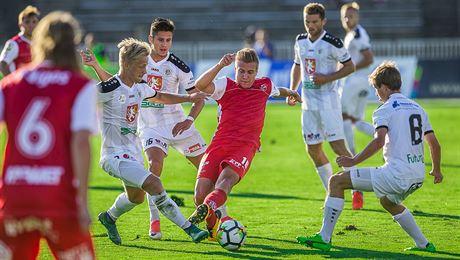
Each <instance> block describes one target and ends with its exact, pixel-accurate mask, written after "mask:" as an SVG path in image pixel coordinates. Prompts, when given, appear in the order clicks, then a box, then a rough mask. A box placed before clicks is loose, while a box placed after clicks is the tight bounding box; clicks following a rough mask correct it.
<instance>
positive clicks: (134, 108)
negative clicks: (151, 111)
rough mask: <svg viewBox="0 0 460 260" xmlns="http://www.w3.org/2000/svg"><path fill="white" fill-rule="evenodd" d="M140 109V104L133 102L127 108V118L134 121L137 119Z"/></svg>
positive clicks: (130, 121)
mask: <svg viewBox="0 0 460 260" xmlns="http://www.w3.org/2000/svg"><path fill="white" fill-rule="evenodd" d="M138 111H139V105H138V104H133V105H130V106H128V107H127V108H126V120H127V121H128V122H129V123H132V122H134V121H135V120H136V117H137V112H138Z"/></svg>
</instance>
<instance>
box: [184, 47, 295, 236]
mask: <svg viewBox="0 0 460 260" xmlns="http://www.w3.org/2000/svg"><path fill="white" fill-rule="evenodd" d="M233 61H235V73H236V74H235V77H236V81H235V80H232V79H230V78H227V77H224V78H219V79H217V80H214V78H215V77H216V76H217V74H218V73H219V72H220V70H222V69H223V68H224V67H226V66H228V65H230V64H232V62H233ZM258 67H259V59H258V57H257V54H256V52H255V50H253V49H248V48H245V49H242V50H239V51H238V52H237V53H236V54H234V53H233V54H226V55H224V56H223V57H222V59H221V60H220V61H219V63H217V64H216V65H214V66H213V67H212V68H210V69H209V70H207V71H206V72H205V73H204V74H203V75H201V76H200V77H199V78H198V79H197V81H196V83H195V86H196V88H197V89H199V90H201V91H203V92H205V93H208V94H211V98H213V99H215V100H216V101H217V103H218V104H219V123H218V125H217V130H216V133H215V134H214V137H213V138H212V141H211V144H210V145H209V147H208V148H207V150H206V152H205V154H204V156H203V159H202V160H201V165H200V169H199V170H198V179H197V181H196V186H195V204H196V205H197V209H196V210H195V212H194V213H193V214H192V215H191V216H190V217H189V220H190V222H192V223H195V224H196V223H200V222H202V221H203V220H205V219H206V221H207V228H208V230H210V234H209V235H210V236H211V237H215V232H216V228H217V226H218V223H219V220H218V217H219V216H217V217H216V214H215V210H216V209H217V208H219V207H220V206H222V205H223V204H224V203H225V201H226V200H227V195H228V194H229V193H230V191H231V189H232V188H233V186H234V185H236V184H237V183H238V182H239V181H240V180H241V179H242V178H243V177H244V175H245V174H246V173H247V171H248V170H249V167H250V165H251V162H252V159H253V157H254V155H255V153H256V151H257V149H258V148H259V147H260V133H261V132H262V128H263V125H264V118H265V108H266V105H267V100H268V98H269V97H270V96H276V97H292V98H293V100H295V101H296V102H301V98H300V96H299V95H298V94H297V92H295V91H292V90H289V89H287V88H277V87H276V86H274V85H273V82H272V81H271V80H270V79H269V78H260V79H256V75H257V70H258Z"/></svg>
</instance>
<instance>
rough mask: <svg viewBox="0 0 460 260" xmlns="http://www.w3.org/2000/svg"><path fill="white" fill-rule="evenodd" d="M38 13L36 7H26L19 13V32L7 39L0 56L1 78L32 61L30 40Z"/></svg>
mask: <svg viewBox="0 0 460 260" xmlns="http://www.w3.org/2000/svg"><path fill="white" fill-rule="evenodd" d="M39 15H40V12H39V11H38V9H37V8H36V7H33V6H31V5H28V6H27V7H26V8H25V9H24V10H22V11H21V12H20V13H19V17H18V25H19V29H20V30H21V31H20V32H19V33H18V34H17V35H15V36H14V37H12V38H11V39H9V40H8V41H7V42H6V44H5V47H4V48H3V51H2V53H1V54H0V71H1V72H2V74H3V76H6V75H8V74H10V73H11V72H13V71H15V70H17V69H19V68H21V67H23V66H24V65H27V64H28V63H30V62H31V61H32V55H31V53H30V39H31V38H32V32H33V31H34V29H35V26H36V25H37V23H38V16H39Z"/></svg>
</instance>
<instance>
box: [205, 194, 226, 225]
mask: <svg viewBox="0 0 460 260" xmlns="http://www.w3.org/2000/svg"><path fill="white" fill-rule="evenodd" d="M226 200H227V193H225V191H223V190H221V189H215V190H214V191H213V192H211V193H209V194H208V196H206V198H205V199H204V203H205V204H207V205H208V206H209V210H210V212H209V216H208V217H207V218H206V223H207V227H208V229H211V228H213V227H214V225H215V224H216V221H217V217H216V213H215V212H214V210H216V209H217V208H218V207H220V206H222V205H224V203H225V201H226Z"/></svg>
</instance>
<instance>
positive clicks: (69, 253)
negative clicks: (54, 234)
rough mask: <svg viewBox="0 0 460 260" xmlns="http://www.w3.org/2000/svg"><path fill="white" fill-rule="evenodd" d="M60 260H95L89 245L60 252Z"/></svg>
mask: <svg viewBox="0 0 460 260" xmlns="http://www.w3.org/2000/svg"><path fill="white" fill-rule="evenodd" d="M58 258H59V259H93V254H92V251H91V249H90V248H89V247H88V245H87V244H85V243H81V244H79V245H76V246H74V247H72V248H69V249H66V250H64V251H61V252H58Z"/></svg>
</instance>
